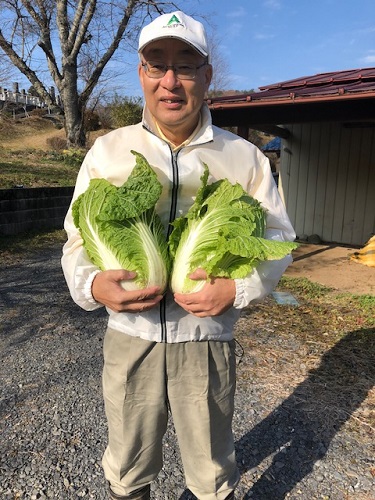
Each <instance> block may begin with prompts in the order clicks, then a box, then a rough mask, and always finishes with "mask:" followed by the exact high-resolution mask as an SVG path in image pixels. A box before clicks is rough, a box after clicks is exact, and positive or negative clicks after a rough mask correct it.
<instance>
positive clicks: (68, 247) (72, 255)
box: [61, 151, 103, 311]
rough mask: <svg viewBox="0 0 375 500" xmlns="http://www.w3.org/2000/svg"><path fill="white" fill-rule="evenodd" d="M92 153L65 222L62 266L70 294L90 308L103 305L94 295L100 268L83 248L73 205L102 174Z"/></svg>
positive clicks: (82, 169)
mask: <svg viewBox="0 0 375 500" xmlns="http://www.w3.org/2000/svg"><path fill="white" fill-rule="evenodd" d="M92 156H93V155H92V152H91V151H89V152H88V153H87V155H86V158H85V160H84V162H83V164H82V166H81V169H80V171H79V174H78V177H77V182H76V186H75V190H74V194H73V198H72V201H71V204H70V207H69V210H68V212H67V214H66V217H65V221H64V229H65V231H66V233H67V241H66V243H65V245H64V247H63V255H62V258H61V266H62V269H63V272H64V276H65V280H66V283H67V285H68V288H69V291H70V295H71V296H72V299H73V300H74V302H75V303H76V304H78V305H79V306H80V307H82V309H85V310H86V311H93V310H94V309H98V308H99V307H103V306H102V304H100V303H98V302H96V301H95V300H94V299H93V297H92V294H91V285H92V282H93V279H94V277H95V275H96V274H97V273H98V272H100V270H99V269H98V268H97V267H96V266H94V265H93V264H92V262H91V261H90V259H89V257H88V255H87V253H86V250H85V249H84V247H83V241H82V238H81V235H80V233H79V230H78V229H77V227H76V226H75V224H74V222H73V216H72V205H73V203H74V201H75V200H76V199H77V198H78V196H79V195H80V194H81V193H83V192H84V191H85V190H86V189H87V187H88V185H89V182H90V178H92V177H96V176H98V177H99V175H98V174H95V169H94V168H93V164H92V163H93V159H92Z"/></svg>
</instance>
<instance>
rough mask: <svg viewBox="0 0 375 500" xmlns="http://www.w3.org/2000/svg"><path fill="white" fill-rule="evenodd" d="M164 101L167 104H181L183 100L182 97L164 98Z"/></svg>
mask: <svg viewBox="0 0 375 500" xmlns="http://www.w3.org/2000/svg"><path fill="white" fill-rule="evenodd" d="M162 102H165V103H166V104H181V103H182V102H183V100H182V99H162Z"/></svg>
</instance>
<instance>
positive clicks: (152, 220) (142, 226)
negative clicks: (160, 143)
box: [72, 151, 170, 290]
mask: <svg viewBox="0 0 375 500" xmlns="http://www.w3.org/2000/svg"><path fill="white" fill-rule="evenodd" d="M132 153H133V154H134V155H135V157H136V165H135V167H134V168H133V170H132V172H131V174H130V175H129V177H128V179H127V180H126V181H125V183H124V184H123V185H122V186H120V187H116V186H114V185H113V184H111V183H110V182H109V181H107V180H106V179H91V180H90V184H89V187H88V188H87V190H86V191H85V192H84V193H82V194H81V195H80V196H79V197H78V198H77V200H76V201H75V202H74V203H73V207H72V213H73V220H74V223H75V225H76V226H77V228H79V230H80V234H81V237H82V240H83V246H84V248H85V249H86V251H87V254H88V256H89V258H90V260H91V261H92V262H93V264H95V265H96V266H97V267H98V268H99V269H101V270H102V271H105V270H109V269H125V270H127V271H135V272H136V273H137V276H136V277H135V278H134V279H133V280H124V281H122V282H121V285H122V286H123V288H125V289H126V290H137V289H142V288H146V287H148V286H153V285H156V286H159V287H161V288H162V290H165V288H166V286H167V284H168V275H169V271H170V258H169V253H168V246H167V242H166V238H165V231H164V226H163V224H162V222H161V220H160V218H159V216H158V215H157V213H156V212H155V205H156V203H157V201H158V199H159V197H160V195H161V191H162V185H161V183H160V182H159V180H158V178H157V176H156V174H155V172H154V170H153V169H152V168H151V166H150V165H149V163H148V162H147V160H146V159H145V158H144V157H143V156H142V155H141V154H140V153H137V152H135V151H132Z"/></svg>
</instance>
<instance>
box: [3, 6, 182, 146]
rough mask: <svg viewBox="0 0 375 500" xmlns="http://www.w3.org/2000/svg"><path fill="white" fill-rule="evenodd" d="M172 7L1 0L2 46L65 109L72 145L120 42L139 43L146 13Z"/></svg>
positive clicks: (80, 140)
mask: <svg viewBox="0 0 375 500" xmlns="http://www.w3.org/2000/svg"><path fill="white" fill-rule="evenodd" d="M171 8H176V5H175V4H174V3H172V2H166V1H156V0H127V1H125V0H118V1H116V0H76V1H72V0H0V13H1V28H0V49H2V51H3V53H4V54H6V56H7V57H8V58H9V60H10V61H11V62H12V64H13V65H14V66H15V67H16V68H18V70H19V71H20V72H21V73H23V74H24V75H25V76H26V77H27V79H28V80H29V82H30V83H31V85H32V86H33V88H34V89H35V91H36V92H37V93H38V95H39V96H40V97H41V98H42V99H43V100H44V101H45V102H46V103H47V104H48V105H49V106H50V107H52V108H57V109H59V110H60V112H61V113H62V114H63V115H64V123H65V130H66V136H67V144H68V146H84V145H85V142H86V136H85V130H84V124H83V118H84V111H85V109H86V106H87V103H88V101H89V99H90V97H91V95H92V93H93V90H94V88H95V87H96V85H97V84H98V82H99V80H100V79H101V78H102V77H103V72H104V70H105V68H106V66H107V64H108V62H109V61H110V59H111V58H112V57H113V55H114V54H115V52H116V51H117V50H118V49H119V47H120V45H121V46H122V47H123V48H124V49H126V48H127V49H128V50H129V49H130V48H132V47H133V48H134V46H135V40H136V39H137V37H138V33H139V30H140V28H141V27H142V26H143V24H144V22H145V20H146V19H147V18H149V19H151V18H152V17H154V14H155V13H159V14H160V13H162V12H164V11H165V10H166V9H171ZM45 62H47V67H48V72H46V64H45ZM50 78H52V81H53V84H54V86H55V87H56V88H57V90H58V93H59V95H60V98H61V104H59V103H57V102H56V100H55V97H54V94H53V92H51V86H49V85H48V84H46V83H45V82H46V81H48V80H49V79H50Z"/></svg>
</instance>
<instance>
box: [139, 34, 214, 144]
mask: <svg viewBox="0 0 375 500" xmlns="http://www.w3.org/2000/svg"><path fill="white" fill-rule="evenodd" d="M141 61H142V63H144V62H146V61H153V62H156V63H161V64H166V65H168V66H173V65H175V64H194V65H195V66H200V65H201V64H203V63H204V62H205V58H204V57H203V56H201V55H200V54H198V52H196V51H195V50H194V49H193V48H191V47H190V46H189V45H187V44H186V43H184V42H182V41H180V40H174V39H162V40H157V41H155V42H151V43H150V44H148V45H147V46H146V47H145V49H144V50H143V53H142V55H141ZM211 76H212V68H211V66H210V65H209V64H205V65H203V66H202V67H201V68H199V69H198V70H197V73H196V76H195V78H194V80H180V79H178V78H177V77H176V75H175V73H174V72H173V70H171V69H168V70H167V72H166V73H165V75H164V76H163V77H162V78H156V79H154V78H150V77H149V76H147V75H146V73H145V71H144V69H143V68H142V66H141V65H139V78H140V82H141V85H142V89H143V93H144V97H145V100H146V104H147V107H148V109H149V111H150V112H151V113H152V115H153V116H154V118H155V119H156V121H157V123H158V124H159V127H160V128H161V130H162V131H163V133H164V134H165V135H166V137H167V138H169V139H171V140H173V139H172V137H173V136H175V139H176V137H177V138H178V139H179V140H180V141H181V142H183V141H184V140H185V139H187V138H188V137H189V135H190V134H191V133H192V131H193V130H194V128H195V127H196V125H197V123H198V117H199V112H200V109H201V106H202V103H203V100H204V97H205V94H206V92H207V90H208V87H209V85H210V81H211ZM171 136H172V137H171Z"/></svg>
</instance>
